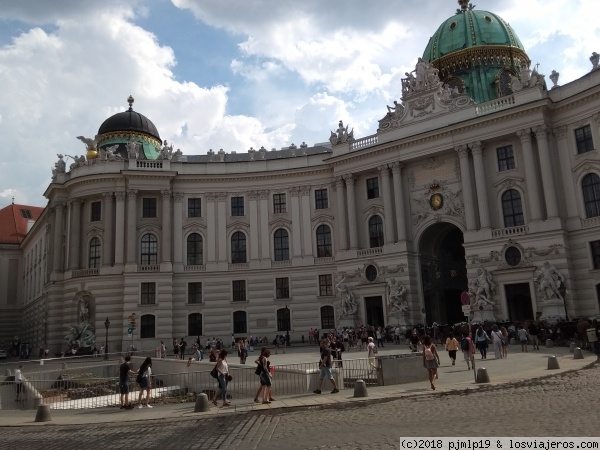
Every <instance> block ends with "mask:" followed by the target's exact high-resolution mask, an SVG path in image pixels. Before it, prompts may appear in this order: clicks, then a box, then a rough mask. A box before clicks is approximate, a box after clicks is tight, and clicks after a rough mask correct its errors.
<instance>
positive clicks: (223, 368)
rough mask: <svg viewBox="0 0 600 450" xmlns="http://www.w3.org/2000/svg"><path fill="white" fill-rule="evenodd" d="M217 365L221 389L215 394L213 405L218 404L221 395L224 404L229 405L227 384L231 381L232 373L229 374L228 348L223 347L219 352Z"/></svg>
mask: <svg viewBox="0 0 600 450" xmlns="http://www.w3.org/2000/svg"><path fill="white" fill-rule="evenodd" d="M215 367H216V369H217V381H218V382H219V390H218V391H217V393H216V394H215V398H214V399H213V405H215V406H217V400H218V399H219V397H222V398H223V406H228V405H229V404H230V403H229V402H228V401H227V384H228V383H229V382H230V381H231V375H230V374H229V364H228V363H227V350H225V349H223V350H221V351H220V352H219V358H218V359H217V364H216V365H215Z"/></svg>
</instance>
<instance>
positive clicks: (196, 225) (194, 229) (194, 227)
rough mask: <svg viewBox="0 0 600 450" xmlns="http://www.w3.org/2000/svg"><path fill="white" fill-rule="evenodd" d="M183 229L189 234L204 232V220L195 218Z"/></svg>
mask: <svg viewBox="0 0 600 450" xmlns="http://www.w3.org/2000/svg"><path fill="white" fill-rule="evenodd" d="M183 229H184V230H185V231H188V232H190V233H198V232H199V231H200V230H206V220H204V219H201V218H199V217H196V218H194V221H193V222H189V223H187V224H185V225H184V226H183Z"/></svg>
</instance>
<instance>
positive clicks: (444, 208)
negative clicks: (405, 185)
mask: <svg viewBox="0 0 600 450" xmlns="http://www.w3.org/2000/svg"><path fill="white" fill-rule="evenodd" d="M412 201H413V203H414V205H415V207H414V208H413V211H412V216H413V223H414V224H415V225H417V226H418V225H420V224H421V223H422V222H423V221H424V220H426V219H428V218H430V217H431V216H433V217H435V219H436V220H437V221H441V220H442V216H451V217H456V218H458V219H460V220H462V221H464V215H465V211H464V204H463V200H462V191H461V190H457V191H453V190H451V189H449V188H448V187H446V186H444V185H443V184H442V183H441V182H439V181H437V180H434V181H433V182H432V183H431V184H430V185H429V189H428V190H427V191H425V192H423V193H421V194H420V195H419V197H417V198H413V199H412Z"/></svg>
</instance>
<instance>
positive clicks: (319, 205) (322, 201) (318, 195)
mask: <svg viewBox="0 0 600 450" xmlns="http://www.w3.org/2000/svg"><path fill="white" fill-rule="evenodd" d="M327 208H329V198H328V197H327V189H317V190H315V209H327Z"/></svg>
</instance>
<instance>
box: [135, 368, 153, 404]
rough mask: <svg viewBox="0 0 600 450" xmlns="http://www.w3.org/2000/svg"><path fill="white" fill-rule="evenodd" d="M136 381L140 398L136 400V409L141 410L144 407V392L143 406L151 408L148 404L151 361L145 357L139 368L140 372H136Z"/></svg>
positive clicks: (150, 383)
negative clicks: (137, 403)
mask: <svg viewBox="0 0 600 450" xmlns="http://www.w3.org/2000/svg"><path fill="white" fill-rule="evenodd" d="M136 381H137V382H138V384H139V385H140V397H139V399H138V402H139V405H138V408H142V407H143V406H144V391H145V392H146V405H145V406H147V407H148V408H152V405H151V404H150V403H149V401H150V386H151V385H152V359H151V358H150V357H147V358H146V359H145V360H144V362H143V363H142V365H141V366H140V370H138V374H137V380H136Z"/></svg>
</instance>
